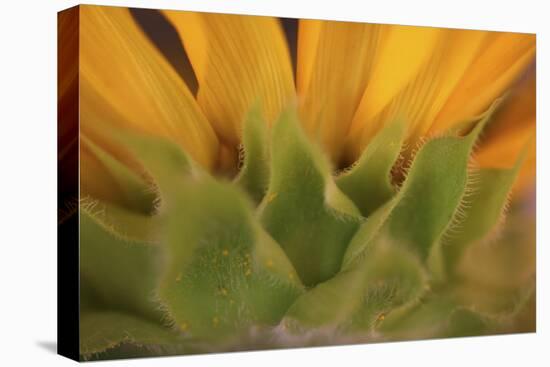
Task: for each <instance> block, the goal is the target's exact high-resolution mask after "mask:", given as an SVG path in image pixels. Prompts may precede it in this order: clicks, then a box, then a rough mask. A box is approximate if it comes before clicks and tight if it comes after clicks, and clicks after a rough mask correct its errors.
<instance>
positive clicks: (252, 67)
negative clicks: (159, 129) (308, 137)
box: [163, 11, 295, 146]
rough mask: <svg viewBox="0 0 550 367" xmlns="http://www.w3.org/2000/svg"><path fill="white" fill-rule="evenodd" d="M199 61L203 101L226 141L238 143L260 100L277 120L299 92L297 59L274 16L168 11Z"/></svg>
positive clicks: (194, 61) (192, 58)
mask: <svg viewBox="0 0 550 367" xmlns="http://www.w3.org/2000/svg"><path fill="white" fill-rule="evenodd" d="M163 13H164V14H165V15H166V17H167V18H168V19H169V21H170V22H172V24H173V25H174V27H175V28H176V30H177V31H178V33H179V34H180V37H181V39H182V42H183V46H184V48H185V50H186V52H187V54H188V56H189V60H190V61H191V64H192V65H193V69H194V70H195V74H196V76H197V80H198V83H199V91H198V94H197V101H198V103H199V105H200V106H201V107H202V109H203V111H204V113H205V115H206V116H207V117H208V119H209V121H210V122H211V123H212V125H213V126H214V128H215V129H216V132H217V133H218V135H219V136H220V138H221V139H222V140H223V141H224V143H226V144H228V145H232V146H236V145H237V144H238V143H239V141H240V137H241V133H242V131H241V130H242V122H243V120H244V117H245V115H246V113H248V111H249V110H250V108H251V107H252V105H253V104H254V103H256V102H259V103H260V104H261V106H262V109H263V114H264V117H265V118H266V121H268V123H272V122H273V121H274V120H275V119H276V118H277V117H278V115H279V114H280V112H281V110H282V109H283V107H284V106H285V105H287V104H288V103H289V101H292V100H293V99H294V98H295V89H294V81H293V76H292V64H291V61H290V55H289V51H288V47H287V45H286V42H285V37H284V34H283V31H282V29H281V25H280V24H279V23H278V21H277V20H276V19H274V18H269V17H259V16H242V15H228V14H210V13H193V12H184V11H164V12H163Z"/></svg>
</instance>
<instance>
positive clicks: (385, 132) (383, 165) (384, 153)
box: [336, 120, 407, 217]
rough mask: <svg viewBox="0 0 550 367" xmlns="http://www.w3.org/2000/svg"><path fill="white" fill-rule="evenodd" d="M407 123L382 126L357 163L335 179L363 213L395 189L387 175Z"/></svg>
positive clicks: (399, 150)
mask: <svg viewBox="0 0 550 367" xmlns="http://www.w3.org/2000/svg"><path fill="white" fill-rule="evenodd" d="M406 126H407V125H406V124H405V122H404V120H395V121H394V122H392V123H391V124H389V125H388V126H386V127H384V128H383V129H382V130H381V131H380V132H379V133H378V134H377V135H376V136H375V137H374V139H373V140H372V141H371V142H370V143H369V145H368V146H367V147H366V149H365V150H364V152H363V153H362V154H361V157H360V158H359V160H358V161H357V163H355V165H354V166H353V167H352V168H351V169H350V170H349V171H348V172H345V173H343V174H342V175H341V176H339V177H338V178H337V180H336V183H337V184H338V187H339V188H340V189H341V190H342V192H344V194H346V195H347V196H348V197H349V198H350V199H352V200H353V202H354V203H355V205H357V207H358V208H359V210H361V213H362V214H363V216H365V217H367V216H369V215H370V214H371V213H372V212H373V211H374V210H375V209H377V208H378V207H380V206H381V205H382V204H383V203H385V202H386V201H388V200H389V199H390V198H391V197H392V196H393V195H394V194H395V193H396V191H397V190H396V189H395V187H394V186H393V184H392V182H391V176H390V175H391V170H392V167H393V165H394V164H395V162H396V160H397V158H398V157H399V154H400V152H401V147H402V145H403V139H404V137H405V132H406Z"/></svg>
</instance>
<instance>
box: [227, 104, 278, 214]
mask: <svg viewBox="0 0 550 367" xmlns="http://www.w3.org/2000/svg"><path fill="white" fill-rule="evenodd" d="M242 141H243V153H244V157H243V161H242V167H241V170H240V172H239V175H238V176H237V177H236V178H235V182H236V183H237V185H239V186H241V187H242V188H243V189H245V190H246V192H247V193H248V195H249V196H250V197H251V198H252V199H253V200H254V202H255V203H256V204H257V203H259V202H260V201H261V200H262V198H263V197H264V195H265V193H266V191H267V187H268V185H269V171H270V167H269V163H270V162H269V129H268V126H267V122H266V121H265V120H264V119H263V117H262V110H261V108H260V106H259V105H256V106H254V107H253V108H252V109H251V110H250V112H249V113H248V115H247V117H246V119H245V121H244V125H243V136H242Z"/></svg>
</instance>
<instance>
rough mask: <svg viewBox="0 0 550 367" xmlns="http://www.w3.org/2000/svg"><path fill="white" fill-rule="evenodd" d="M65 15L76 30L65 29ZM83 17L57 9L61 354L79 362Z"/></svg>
mask: <svg viewBox="0 0 550 367" xmlns="http://www.w3.org/2000/svg"><path fill="white" fill-rule="evenodd" d="M62 18H63V20H64V21H70V22H71V25H72V27H71V33H72V32H73V31H74V32H76V35H72V37H68V36H69V35H68V34H63V32H67V31H66V30H63V29H62V27H61V19H62ZM79 18H80V17H79V6H75V7H72V8H69V9H65V10H62V11H60V12H58V13H57V30H58V31H57V47H58V49H57V56H58V61H57V80H58V93H57V96H58V100H57V156H58V161H57V209H58V213H57V219H58V233H57V353H58V354H59V355H62V356H64V357H67V358H70V359H72V360H75V361H79V360H80V350H79V349H80V347H79V346H80V338H79V321H80V311H79V309H80V295H79V293H80V280H79V279H80V276H79V273H80V272H79V264H80V261H79V247H80V246H79V217H80V210H79V205H78V200H79V168H80V167H79V166H80V163H79V146H80V144H79V143H80V127H79V105H78V100H79V93H78V88H79V81H78V79H79V76H78V68H79V38H80V34H79V29H80V19H79ZM73 22H74V23H73ZM62 55H63V57H62ZM71 72H72V73H73V76H72V77H73V78H74V79H73V81H74V82H73V83H71V87H70V88H72V90H71V93H68V95H69V96H67V95H65V100H63V103H62V99H63V98H62V92H61V81H62V80H63V78H64V77H66V76H67V73H71ZM74 74H76V75H74Z"/></svg>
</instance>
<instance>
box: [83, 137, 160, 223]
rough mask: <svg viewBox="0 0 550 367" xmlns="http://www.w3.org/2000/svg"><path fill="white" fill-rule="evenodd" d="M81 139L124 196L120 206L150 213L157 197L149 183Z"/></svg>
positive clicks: (104, 152) (89, 141) (94, 145)
mask: <svg viewBox="0 0 550 367" xmlns="http://www.w3.org/2000/svg"><path fill="white" fill-rule="evenodd" d="M80 138H81V140H82V143H83V144H85V145H86V146H87V147H88V149H90V150H91V151H92V152H93V154H94V155H95V156H96V157H97V159H98V160H99V161H100V162H101V164H102V165H103V167H105V169H106V170H107V171H108V172H109V173H110V174H111V176H112V177H113V179H114V182H115V183H116V184H117V187H118V189H119V192H120V193H121V195H122V197H121V198H120V199H121V203H120V204H122V205H124V206H125V207H127V208H130V209H133V210H136V211H138V212H142V213H150V212H151V210H152V207H153V201H154V199H155V195H154V193H153V192H152V191H151V188H150V187H149V185H148V184H147V182H145V180H144V179H143V178H142V177H140V176H139V175H137V174H136V173H135V172H133V171H132V170H130V169H129V168H128V167H127V166H125V165H124V164H122V163H121V162H120V161H118V160H117V159H116V158H115V157H113V156H112V155H111V154H110V153H109V152H107V151H105V150H104V149H102V148H101V147H100V146H99V145H97V144H95V143H94V142H93V141H92V140H90V139H88V138H87V137H86V136H85V135H81V137H80Z"/></svg>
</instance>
